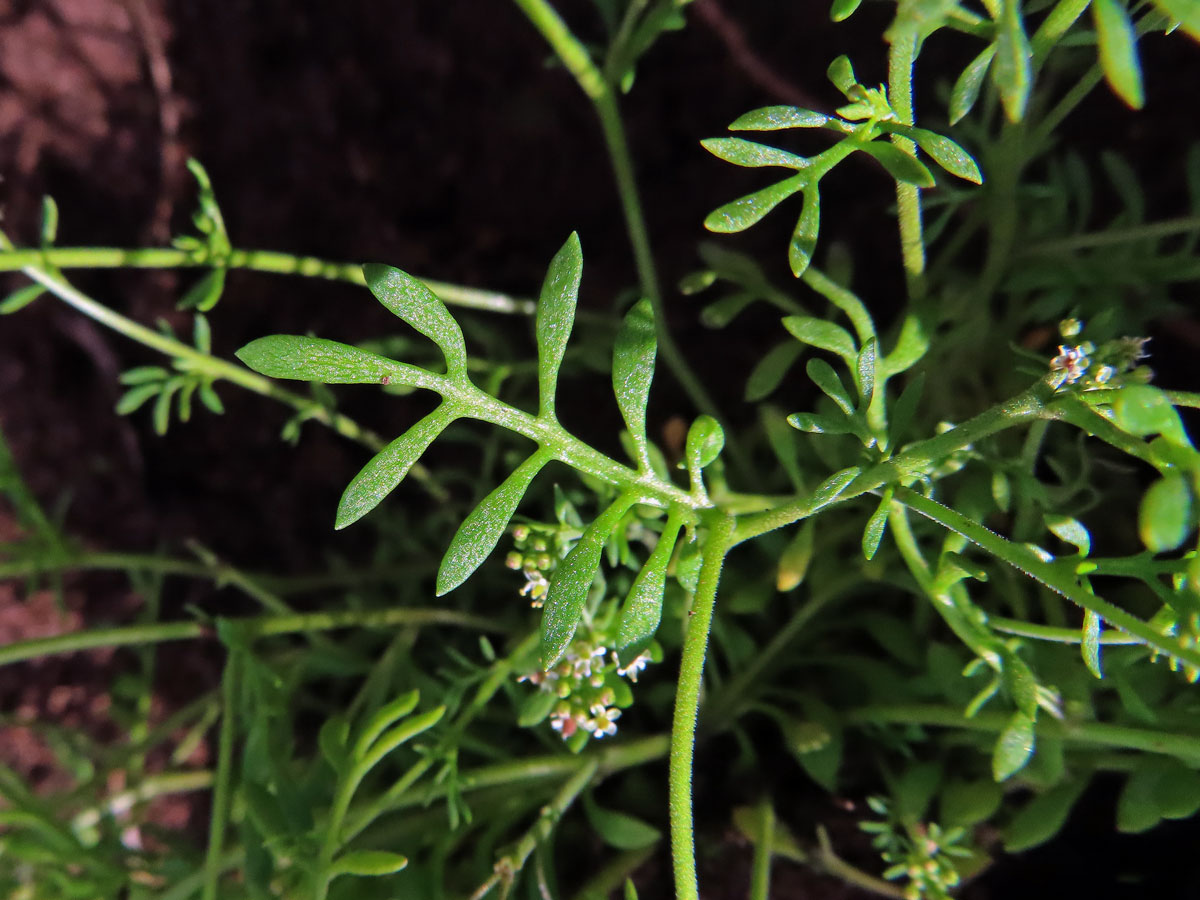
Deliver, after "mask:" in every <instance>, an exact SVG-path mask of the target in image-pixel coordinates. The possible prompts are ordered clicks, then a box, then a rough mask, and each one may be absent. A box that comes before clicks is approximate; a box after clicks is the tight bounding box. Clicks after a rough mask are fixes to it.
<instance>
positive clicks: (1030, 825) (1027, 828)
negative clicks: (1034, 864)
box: [1004, 778, 1087, 853]
mask: <svg viewBox="0 0 1200 900" xmlns="http://www.w3.org/2000/svg"><path fill="white" fill-rule="evenodd" d="M1086 786H1087V780H1086V779H1082V778H1077V779H1072V780H1070V781H1064V782H1063V783H1062V784H1059V785H1056V786H1054V787H1052V788H1050V790H1048V791H1046V792H1045V793H1042V794H1038V795H1037V796H1036V797H1034V798H1033V799H1032V800H1030V801H1029V802H1028V803H1027V804H1025V806H1024V807H1023V808H1022V809H1021V811H1020V812H1018V813H1017V814H1016V815H1015V816H1013V819H1012V821H1011V822H1009V823H1008V827H1007V828H1005V829H1004V849H1006V850H1007V851H1008V852H1009V853H1019V852H1020V851H1022V850H1028V849H1030V848H1031V847H1036V846H1038V845H1039V844H1044V843H1045V842H1046V841H1048V840H1050V838H1052V837H1054V835H1056V834H1058V832H1059V831H1061V830H1062V827H1063V825H1065V824H1066V822H1067V816H1068V815H1069V814H1070V812H1071V807H1072V806H1074V805H1075V801H1076V800H1078V799H1079V795H1080V794H1082V793H1083V789H1084V787H1086Z"/></svg>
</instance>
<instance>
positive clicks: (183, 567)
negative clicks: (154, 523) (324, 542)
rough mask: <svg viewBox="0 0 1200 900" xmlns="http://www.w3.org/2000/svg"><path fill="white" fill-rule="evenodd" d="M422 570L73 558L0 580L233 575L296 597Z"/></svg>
mask: <svg viewBox="0 0 1200 900" xmlns="http://www.w3.org/2000/svg"><path fill="white" fill-rule="evenodd" d="M430 571H431V569H430V567H429V566H427V565H424V564H413V565H393V566H387V567H383V568H379V569H374V568H372V569H370V570H363V571H347V572H318V573H314V574H311V575H284V576H280V575H270V574H267V573H257V572H255V573H246V572H241V571H240V570H238V569H235V568H233V567H232V566H229V565H227V564H223V563H218V564H217V565H212V564H209V563H205V562H195V561H193V560H190V559H172V558H170V557H166V556H155V555H154V554H151V553H103V552H101V553H90V552H86V551H81V552H78V553H72V552H68V553H66V554H54V555H51V556H46V557H30V558H27V559H16V560H5V561H0V579H5V578H29V577H32V576H36V575H45V574H48V573H51V572H144V573H146V574H152V575H174V576H179V577H183V578H208V579H212V580H213V581H217V582H222V583H225V582H227V581H228V580H229V578H230V576H232V575H235V574H238V575H241V576H242V577H243V578H245V579H247V580H248V581H252V582H254V583H256V584H258V585H261V586H262V587H263V588H265V589H267V590H270V591H272V592H273V593H275V594H298V593H304V592H306V591H319V590H324V589H326V588H330V587H340V586H343V585H353V584H364V583H370V582H374V581H387V580H394V579H397V578H413V577H415V576H419V575H424V574H428V573H429V572H430Z"/></svg>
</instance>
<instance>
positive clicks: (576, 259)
mask: <svg viewBox="0 0 1200 900" xmlns="http://www.w3.org/2000/svg"><path fill="white" fill-rule="evenodd" d="M582 277H583V249H582V248H581V247H580V244H579V235H578V234H577V233H575V232H571V236H570V237H569V238H567V242H566V243H565V244H563V245H562V248H561V249H560V250H559V251H558V253H556V254H555V255H554V259H552V260H551V261H550V268H549V269H548V270H547V272H546V280H545V282H543V284H542V294H541V297H540V299H539V300H538V307H537V345H538V389H539V391H540V393H541V409H542V415H547V414H549V415H553V414H554V393H555V385H556V384H557V382H558V370H559V367H560V366H561V365H562V361H563V354H564V353H566V350H567V341H568V339H569V338H570V337H571V328H572V327H573V326H574V324H575V304H576V302H577V300H578V297H579V282H580V280H581V278H582Z"/></svg>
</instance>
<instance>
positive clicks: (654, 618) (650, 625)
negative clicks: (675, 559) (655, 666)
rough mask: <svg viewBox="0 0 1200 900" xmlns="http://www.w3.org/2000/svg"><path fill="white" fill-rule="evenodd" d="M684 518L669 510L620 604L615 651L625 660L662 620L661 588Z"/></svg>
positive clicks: (635, 652)
mask: <svg viewBox="0 0 1200 900" xmlns="http://www.w3.org/2000/svg"><path fill="white" fill-rule="evenodd" d="M682 525H683V519H682V517H681V516H680V515H679V513H678V511H676V510H672V511H671V512H670V514H669V515H668V516H667V524H666V525H665V526H664V527H663V531H662V534H661V535H659V538H658V543H657V544H655V545H654V549H653V550H651V551H650V556H649V558H648V559H647V560H646V562H645V564H644V565H643V566H642V569H641V571H640V572H638V576H637V578H636V579H634V582H633V586H632V587H630V589H629V594H628V596H627V597H626V598H625V603H624V605H623V606H622V607H621V619H620V624H619V625H618V626H617V651H618V652H619V653H620V655H621V660H622V662H624V663H626V664H628V663H629V661H630V660H629V659H627V658H626V657H627V656H634V655H636V654H637V653H638V652H640V650H641V648H642V647H644V646H645V645H646V644H647V643H648V642H649V641H650V639H651V638H653V637H654V633H655V632H656V631H657V630H658V623H659V622H660V621H661V620H662V603H663V591H664V590H665V588H666V581H667V565H668V564H669V563H670V561H671V553H672V551H674V549H675V542H676V541H677V540H678V538H679V530H680V528H681V527H682Z"/></svg>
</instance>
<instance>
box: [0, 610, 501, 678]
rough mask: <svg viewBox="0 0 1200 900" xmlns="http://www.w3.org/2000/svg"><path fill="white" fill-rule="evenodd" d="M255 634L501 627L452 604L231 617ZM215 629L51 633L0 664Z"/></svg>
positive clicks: (187, 625) (13, 649)
mask: <svg viewBox="0 0 1200 900" xmlns="http://www.w3.org/2000/svg"><path fill="white" fill-rule="evenodd" d="M228 621H230V622H232V623H234V624H236V625H237V627H238V629H239V630H240V632H241V633H243V634H246V635H248V636H249V637H251V638H260V637H270V636H272V635H280V634H302V633H311V632H322V631H333V630H335V629H338V628H407V627H419V626H422V625H447V626H452V627H456V628H471V629H477V630H479V631H485V632H503V630H504V629H503V628H501V627H500V626H499V625H497V624H496V622H495V619H494V618H489V617H484V616H472V615H468V614H467V613H460V612H456V611H454V610H450V609H414V608H412V607H400V608H396V609H376V610H355V609H344V610H337V611H330V612H315V613H296V614H292V615H282V616H252V617H246V618H240V619H230V620H228ZM215 637H216V628H215V627H214V626H213V625H212V624H211V623H207V622H154V623H149V624H145V625H126V626H123V627H119V628H92V629H89V630H87V631H76V632H72V633H70V634H58V635H54V636H53V637H44V638H33V639H32V640H28V641H18V642H16V643H13V644H8V645H6V646H4V647H0V666H7V665H11V664H12V663H17V662H22V661H24V660H28V659H37V658H38V657H41V656H53V655H55V654H59V653H77V652H79V651H81V650H95V649H97V648H99V647H137V646H145V645H148V644H161V643H166V642H168V641H186V640H195V639H196V638H215Z"/></svg>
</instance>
